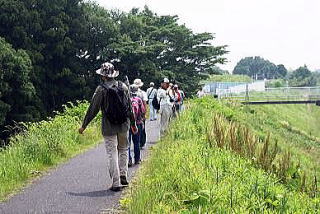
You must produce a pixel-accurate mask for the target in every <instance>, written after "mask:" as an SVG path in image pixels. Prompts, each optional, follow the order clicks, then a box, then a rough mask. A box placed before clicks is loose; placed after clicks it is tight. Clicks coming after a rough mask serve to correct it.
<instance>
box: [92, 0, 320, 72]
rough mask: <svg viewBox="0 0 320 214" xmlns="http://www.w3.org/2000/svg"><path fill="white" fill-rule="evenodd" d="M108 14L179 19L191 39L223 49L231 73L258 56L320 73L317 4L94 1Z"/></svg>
mask: <svg viewBox="0 0 320 214" xmlns="http://www.w3.org/2000/svg"><path fill="white" fill-rule="evenodd" d="M96 2H97V3H99V4H100V5H101V6H104V7H105V8H108V9H120V10H123V11H129V10H130V9H131V8H133V7H139V8H143V7H144V5H147V6H148V7H149V8H150V9H151V10H152V11H153V12H155V13H157V14H158V15H178V16H179V18H180V20H179V23H181V24H185V25H186V26H187V27H188V28H190V29H192V30H193V31H194V32H195V33H202V32H210V33H213V34H214V35H215V40H214V41H213V45H228V48H227V50H228V51H230V53H229V54H227V55H226V57H227V59H228V62H227V63H226V64H225V65H221V66H220V65H219V66H220V67H222V68H223V69H227V70H229V71H232V70H233V68H234V66H235V65H236V64H237V62H238V61H239V60H240V59H242V58H244V57H247V56H261V57H263V58H265V59H268V60H270V61H271V62H273V63H275V64H284V65H285V66H286V68H287V69H296V68H298V67H299V66H303V65H307V66H308V68H309V69H311V70H315V69H320V0H196V1H194V0H127V1H125V0H96Z"/></svg>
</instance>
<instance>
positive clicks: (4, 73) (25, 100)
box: [0, 37, 40, 139]
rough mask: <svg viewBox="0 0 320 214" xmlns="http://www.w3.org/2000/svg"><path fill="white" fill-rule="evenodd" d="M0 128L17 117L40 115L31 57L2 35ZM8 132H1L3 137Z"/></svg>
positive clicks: (22, 119)
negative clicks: (15, 47)
mask: <svg viewBox="0 0 320 214" xmlns="http://www.w3.org/2000/svg"><path fill="white" fill-rule="evenodd" d="M0 49H1V53H0V129H1V130H4V125H13V122H14V121H34V120H37V119H39V118H40V115H39V113H38V112H37V109H35V108H34V105H35V104H36V101H37V100H36V99H35V97H34V96H35V88H34V86H33V84H32V82H31V80H30V73H31V70H32V66H31V61H30V58H29V56H28V54H27V53H26V52H25V51H24V50H14V49H13V48H12V46H11V45H10V44H8V43H7V42H6V41H5V40H4V39H3V38H1V37H0ZM4 134H5V133H2V132H1V133H0V139H1V137H3V135H4Z"/></svg>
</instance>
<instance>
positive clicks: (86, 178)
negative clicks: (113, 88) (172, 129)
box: [0, 121, 159, 214]
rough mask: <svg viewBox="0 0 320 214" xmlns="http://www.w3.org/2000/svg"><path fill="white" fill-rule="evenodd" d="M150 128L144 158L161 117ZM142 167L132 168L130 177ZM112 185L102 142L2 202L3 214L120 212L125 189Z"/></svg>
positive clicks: (155, 137)
mask: <svg viewBox="0 0 320 214" xmlns="http://www.w3.org/2000/svg"><path fill="white" fill-rule="evenodd" d="M146 130H147V145H146V148H145V149H144V150H142V160H144V159H145V158H146V156H147V153H148V150H149V148H150V147H151V146H152V145H153V144H154V143H155V142H157V141H158V138H159V123H158V121H152V122H149V121H148V122H147V124H146ZM132 151H133V150H132ZM142 164H143V163H142ZM138 167H139V165H138V166H134V167H131V168H129V172H128V174H129V180H131V178H132V177H133V176H134V173H135V172H136V170H137V169H138ZM0 185H1V184H0ZM110 186H111V179H110V177H109V176H108V175H107V168H106V151H105V147H104V144H103V143H101V144H99V145H98V146H97V147H95V148H93V149H90V150H89V151H87V152H85V153H83V154H81V155H78V156H76V157H74V158H72V159H71V160H70V161H68V162H67V163H65V164H62V165H60V166H58V167H57V168H55V169H52V170H50V171H49V172H48V173H46V174H45V175H44V176H42V177H41V178H39V179H36V180H35V181H34V182H32V184H30V185H29V186H28V187H26V188H24V189H23V190H22V191H21V192H20V193H18V194H16V195H15V196H13V197H11V198H10V199H9V200H7V201H6V202H2V203H0V214H29V213H30V214H42V213H50V214H51V213H54V214H55V213H57V214H58V213H72V214H73V213H85V214H91V213H101V212H102V211H104V212H105V213H117V208H118V206H119V199H120V197H121V192H116V193H115V192H112V191H110V190H109V188H110Z"/></svg>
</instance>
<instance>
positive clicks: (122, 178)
mask: <svg viewBox="0 0 320 214" xmlns="http://www.w3.org/2000/svg"><path fill="white" fill-rule="evenodd" d="M120 182H121V184H122V185H124V186H128V185H129V182H128V181H127V177H126V176H124V175H122V176H120Z"/></svg>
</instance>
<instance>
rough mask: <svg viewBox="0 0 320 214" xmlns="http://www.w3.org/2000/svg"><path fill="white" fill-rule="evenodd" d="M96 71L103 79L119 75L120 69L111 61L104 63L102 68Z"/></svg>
mask: <svg viewBox="0 0 320 214" xmlns="http://www.w3.org/2000/svg"><path fill="white" fill-rule="evenodd" d="M96 73H97V74H99V75H100V77H101V79H102V80H103V81H105V80H108V79H113V78H116V77H117V76H119V71H117V70H115V69H114V66H113V64H111V63H110V62H105V63H103V64H102V65H101V66H100V68H99V69H98V70H96Z"/></svg>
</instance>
